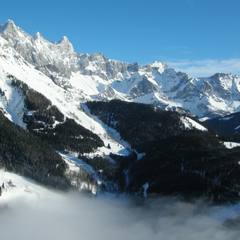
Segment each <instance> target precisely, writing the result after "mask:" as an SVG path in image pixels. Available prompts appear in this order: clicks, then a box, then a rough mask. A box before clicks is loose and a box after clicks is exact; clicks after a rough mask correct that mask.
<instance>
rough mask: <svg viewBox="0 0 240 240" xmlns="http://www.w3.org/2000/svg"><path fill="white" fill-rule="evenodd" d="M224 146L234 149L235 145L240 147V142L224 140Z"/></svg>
mask: <svg viewBox="0 0 240 240" xmlns="http://www.w3.org/2000/svg"><path fill="white" fill-rule="evenodd" d="M223 144H224V146H225V147H226V148H228V149H232V148H235V147H240V143H237V142H223Z"/></svg>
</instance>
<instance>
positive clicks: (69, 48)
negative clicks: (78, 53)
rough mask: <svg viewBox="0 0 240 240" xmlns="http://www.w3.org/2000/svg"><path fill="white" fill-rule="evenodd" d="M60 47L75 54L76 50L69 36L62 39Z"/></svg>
mask: <svg viewBox="0 0 240 240" xmlns="http://www.w3.org/2000/svg"><path fill="white" fill-rule="evenodd" d="M58 45H59V46H61V48H62V49H64V50H65V51H68V52H71V53H73V52H74V48H73V45H72V43H71V42H70V41H69V39H68V37H67V36H63V37H62V39H61V40H60V41H59V43H58Z"/></svg>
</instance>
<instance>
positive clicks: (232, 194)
mask: <svg viewBox="0 0 240 240" xmlns="http://www.w3.org/2000/svg"><path fill="white" fill-rule="evenodd" d="M88 106H89V108H90V110H91V112H92V113H93V114H96V115H97V116H98V117H99V118H100V119H101V120H102V121H103V122H105V123H106V124H108V125H109V126H110V127H115V128H116V129H117V130H118V131H119V133H120V134H121V136H122V138H123V139H124V140H127V141H128V142H129V143H130V144H131V146H133V147H134V148H135V149H136V151H137V154H136V155H135V159H132V158H131V159H125V160H124V159H122V160H121V159H120V161H122V168H123V171H122V172H123V173H124V176H123V177H124V178H125V181H124V183H125V184H124V187H125V188H126V190H128V191H130V192H132V191H133V192H143V194H144V195H146V194H147V192H148V193H162V194H181V195H185V196H187V197H196V196H207V197H209V198H212V199H214V200H216V201H226V200H233V199H238V198H239V190H240V189H239V181H240V179H239V173H240V166H239V154H240V149H239V148H235V149H231V150H229V149H226V148H225V146H224V145H223V144H222V143H221V142H219V140H218V139H217V138H216V136H215V135H213V134H211V133H209V132H208V131H207V129H206V128H204V127H203V126H202V125H200V124H199V123H198V122H196V121H194V120H192V119H191V120H190V118H188V116H186V115H182V114H179V113H177V112H166V111H161V110H159V109H157V108H154V107H152V106H149V105H142V104H136V103H126V102H120V101H117V100H115V101H111V102H90V103H88Z"/></svg>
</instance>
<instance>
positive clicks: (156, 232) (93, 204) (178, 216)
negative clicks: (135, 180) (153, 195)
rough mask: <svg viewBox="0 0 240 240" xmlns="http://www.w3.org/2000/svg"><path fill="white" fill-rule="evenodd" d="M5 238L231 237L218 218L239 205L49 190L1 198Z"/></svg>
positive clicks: (234, 235) (135, 239)
mask: <svg viewBox="0 0 240 240" xmlns="http://www.w3.org/2000/svg"><path fill="white" fill-rule="evenodd" d="M0 206H1V208H0V239H4V240H13V239H14V240H15V239H16V240H33V239H34V240H65V239H69V240H81V239H82V240H110V239H111V240H123V239H124V240H128V239H129V240H130V239H131V240H149V239H151V240H155V239H158V240H159V239H160V240H161V239H162V240H175V239H177V240H181V239H182V240H194V239H197V240H203V239H211V240H215V239H216V240H236V239H238V238H239V232H237V230H234V229H231V228H228V227H225V226H224V225H223V224H222V221H221V219H223V218H225V217H226V216H227V215H228V216H234V215H237V214H238V213H239V209H238V207H235V208H233V207H219V208H216V207H209V206H206V204H203V203H202V202H199V203H194V204H191V203H184V202H181V201H178V200H176V199H175V200H174V199H168V198H161V199H159V200H155V201H148V202H145V203H144V204H143V203H136V201H132V200H127V199H126V198H123V197H121V198H116V197H109V196H102V197H98V198H94V197H86V196H82V195H80V194H68V195H67V196H63V195H59V194H54V195H52V196H46V197H44V198H43V197H41V198H40V199H39V200H37V201H34V202H29V201H25V200H24V199H22V200H15V201H12V202H11V203H10V204H8V205H4V206H2V205H1V204H0Z"/></svg>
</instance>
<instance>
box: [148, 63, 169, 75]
mask: <svg viewBox="0 0 240 240" xmlns="http://www.w3.org/2000/svg"><path fill="white" fill-rule="evenodd" d="M149 66H150V67H152V68H156V69H157V70H158V72H159V73H163V72H164V71H165V70H166V69H167V68H168V66H167V64H165V63H163V62H160V61H154V62H153V63H151V64H149Z"/></svg>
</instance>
